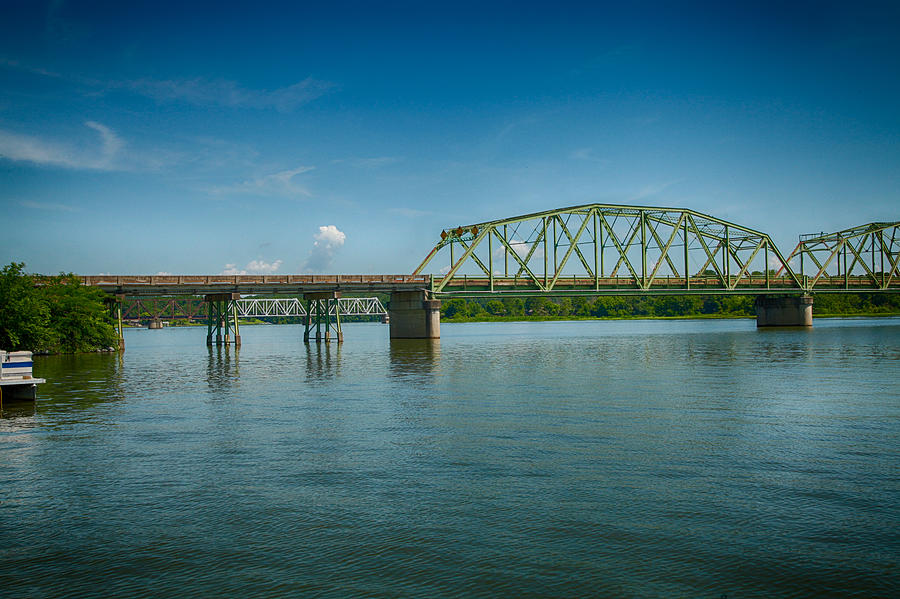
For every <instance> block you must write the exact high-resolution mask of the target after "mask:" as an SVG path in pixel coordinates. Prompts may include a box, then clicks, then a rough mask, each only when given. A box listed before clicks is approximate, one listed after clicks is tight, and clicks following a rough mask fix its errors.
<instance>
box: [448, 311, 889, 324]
mask: <svg viewBox="0 0 900 599" xmlns="http://www.w3.org/2000/svg"><path fill="white" fill-rule="evenodd" d="M887 317H900V312H865V313H859V314H816V313H815V312H813V318H887ZM750 318H756V316H755V315H752V314H691V315H683V316H648V315H635V316H573V315H567V316H546V315H532V316H487V317H484V318H482V317H478V316H467V317H464V318H441V322H442V323H449V322H547V321H573V320H575V321H579V320H723V319H750Z"/></svg>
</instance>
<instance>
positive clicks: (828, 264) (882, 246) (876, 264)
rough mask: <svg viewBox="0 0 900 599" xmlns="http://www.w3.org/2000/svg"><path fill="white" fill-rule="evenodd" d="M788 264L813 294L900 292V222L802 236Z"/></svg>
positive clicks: (866, 225)
mask: <svg viewBox="0 0 900 599" xmlns="http://www.w3.org/2000/svg"><path fill="white" fill-rule="evenodd" d="M788 261H789V262H793V263H795V264H796V263H797V262H798V261H799V269H800V273H801V274H802V275H803V276H804V279H805V286H806V287H807V288H808V289H809V290H810V291H813V290H814V291H817V292H822V291H837V290H844V291H846V290H848V289H854V290H864V289H862V288H863V287H868V290H871V291H890V290H892V289H893V290H900V268H898V262H900V221H895V222H876V223H868V224H865V225H859V226H857V227H852V228H850V229H844V230H843V231H837V232H835V233H815V234H810V235H801V236H800V241H799V243H797V246H796V247H795V248H794V251H792V252H791V255H790V256H788ZM807 273H809V274H807Z"/></svg>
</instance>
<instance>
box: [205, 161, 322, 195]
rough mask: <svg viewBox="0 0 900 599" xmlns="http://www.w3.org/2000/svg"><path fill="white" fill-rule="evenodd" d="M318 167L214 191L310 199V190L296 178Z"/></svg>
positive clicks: (289, 171) (213, 190)
mask: <svg viewBox="0 0 900 599" xmlns="http://www.w3.org/2000/svg"><path fill="white" fill-rule="evenodd" d="M315 168H316V167H314V166H298V167H297V168H294V169H290V170H286V171H280V172H277V173H273V174H271V175H266V176H264V177H258V178H256V179H250V180H247V181H243V182H241V183H238V184H236V185H226V186H223V187H215V188H213V189H212V192H213V193H216V194H241V193H249V194H256V195H265V196H285V197H296V196H298V195H302V196H307V197H309V196H310V195H312V194H310V192H309V190H308V189H307V188H306V187H304V186H302V185H300V184H298V183H297V182H296V181H295V180H294V178H295V177H296V176H297V175H300V174H302V173H306V172H309V171H311V170H313V169H315Z"/></svg>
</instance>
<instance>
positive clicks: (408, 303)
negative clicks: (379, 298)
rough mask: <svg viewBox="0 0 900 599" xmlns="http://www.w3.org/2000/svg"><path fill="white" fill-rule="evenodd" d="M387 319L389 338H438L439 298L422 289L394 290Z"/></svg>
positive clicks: (439, 333) (439, 323) (439, 331)
mask: <svg viewBox="0 0 900 599" xmlns="http://www.w3.org/2000/svg"><path fill="white" fill-rule="evenodd" d="M388 320H389V324H390V327H391V339H440V338H441V300H436V299H428V296H427V294H426V292H424V291H394V292H393V293H391V303H390V307H389V308H388Z"/></svg>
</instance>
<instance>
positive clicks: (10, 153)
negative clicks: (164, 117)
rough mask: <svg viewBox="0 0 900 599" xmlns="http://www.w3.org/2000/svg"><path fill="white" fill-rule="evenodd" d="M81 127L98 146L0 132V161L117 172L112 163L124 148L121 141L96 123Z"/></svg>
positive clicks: (86, 123) (117, 166)
mask: <svg viewBox="0 0 900 599" xmlns="http://www.w3.org/2000/svg"><path fill="white" fill-rule="evenodd" d="M85 126H86V127H89V128H91V129H93V130H94V131H96V132H97V133H98V134H99V135H100V145H99V147H93V148H91V147H77V146H74V145H72V144H70V143H63V142H59V141H54V140H47V139H43V138H41V137H36V136H33V135H25V134H21V133H15V132H13V131H6V130H3V129H0V158H5V159H7V160H14V161H18V162H31V163H33V164H40V165H47V166H62V167H66V168H74V169H93V170H120V169H121V166H120V165H117V163H116V160H117V158H118V155H119V152H120V150H121V149H122V147H123V146H124V142H123V141H122V139H121V138H120V137H119V136H118V135H116V134H115V132H113V130H112V129H110V128H109V127H107V126H106V125H103V124H101V123H98V122H96V121H87V122H85Z"/></svg>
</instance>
